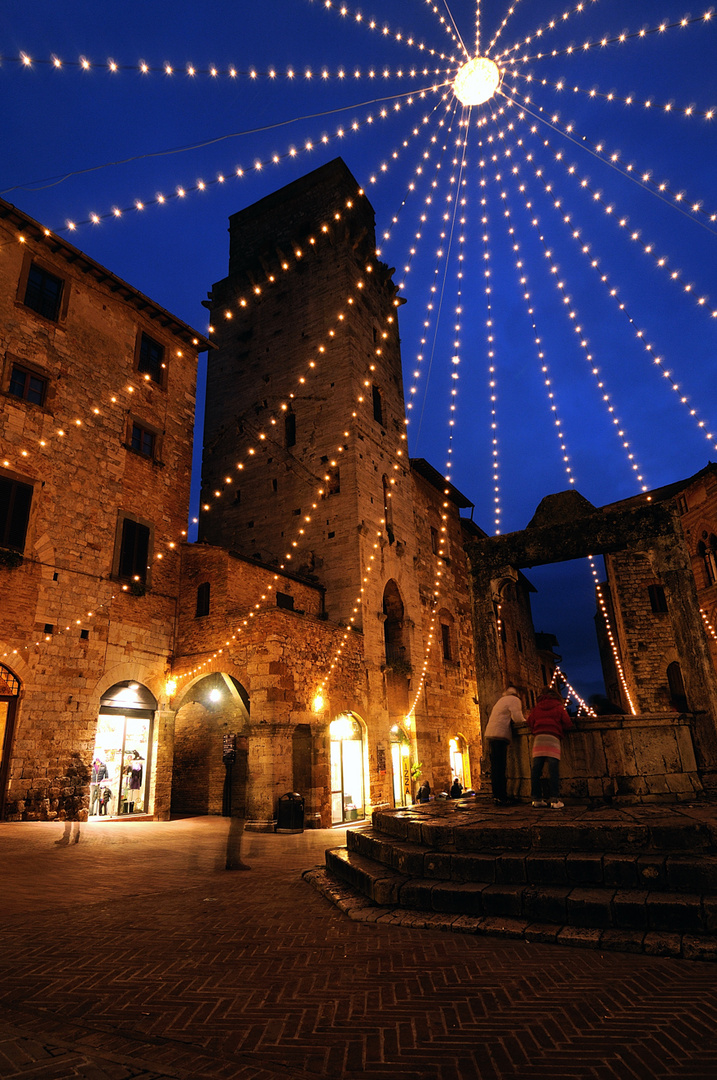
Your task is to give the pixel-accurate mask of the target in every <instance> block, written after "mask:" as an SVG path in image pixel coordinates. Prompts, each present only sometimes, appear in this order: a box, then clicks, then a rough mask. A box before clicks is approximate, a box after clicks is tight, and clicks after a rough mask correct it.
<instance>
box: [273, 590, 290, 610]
mask: <svg viewBox="0 0 717 1080" xmlns="http://www.w3.org/2000/svg"><path fill="white" fill-rule="evenodd" d="M276 606H277V607H280V608H285V609H286V610H287V611H293V610H294V597H293V596H290V595H289V593H283V592H278V593H277V594H276Z"/></svg>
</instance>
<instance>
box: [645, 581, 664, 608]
mask: <svg viewBox="0 0 717 1080" xmlns="http://www.w3.org/2000/svg"><path fill="white" fill-rule="evenodd" d="M647 595H648V596H649V597H650V607H651V608H652V610H653V611H654V612H655V614H656V615H657V614H660V613H661V612H663V611H667V598H666V597H665V590H664V589H663V587H662V585H648V586H647Z"/></svg>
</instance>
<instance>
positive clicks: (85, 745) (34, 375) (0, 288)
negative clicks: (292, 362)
mask: <svg viewBox="0 0 717 1080" xmlns="http://www.w3.org/2000/svg"><path fill="white" fill-rule="evenodd" d="M0 251H1V252H2V255H1V257H0V437H1V443H0V595H1V596H2V603H1V605H0V746H1V747H2V767H1V772H0V799H1V800H2V801H3V803H4V813H5V815H6V816H8V817H10V818H14V819H18V818H30V819H33V818H48V817H50V818H51V817H54V816H56V815H57V814H58V813H69V814H76V813H78V812H80V811H83V810H87V809H88V792H89V790H90V789H89V787H88V784H89V781H90V772H89V770H90V763H91V761H92V759H93V756H96V754H100V753H101V754H102V757H103V759H104V761H105V766H106V767H105V768H104V769H103V777H102V779H103V780H104V781H105V782H104V783H103V784H102V786H101V787H100V785H99V784H95V785H94V786H93V788H92V796H93V804H92V806H91V807H90V809H92V810H93V811H95V812H99V810H100V809H101V808H102V809H103V811H104V812H106V813H107V814H108V815H109V814H119V813H122V812H123V811H125V812H130V809H131V810H132V811H133V812H135V813H139V812H147V811H148V810H149V809H153V811H154V812H155V813H158V814H160V815H161V814H162V813H168V811H169V799H170V787H171V768H170V762H171V758H170V757H169V756H168V754H169V752H170V747H169V743H168V740H167V733H168V731H169V730H170V727H171V725H170V717H171V713H170V712H169V710H168V708H167V706H168V699H167V697H166V693H165V683H166V678H167V672H168V664H169V658H170V656H171V654H172V650H173V644H174V633H175V629H174V628H175V621H176V610H177V601H178V596H179V579H180V559H181V555H180V548H181V545H182V543H183V542H184V541H185V540H186V529H187V507H188V500H189V484H190V473H191V454H192V424H193V412H194V394H195V380H196V369H197V352H198V350H200V349H206V348H207V346H208V342H207V340H206V339H205V338H203V337H202V336H201V335H200V334H197V333H196V332H195V331H194V330H192V329H191V327H189V326H187V325H186V324H185V323H183V322H182V321H181V320H179V319H177V318H175V317H174V316H172V315H170V314H169V312H167V311H165V310H164V309H163V308H161V307H159V305H157V304H155V303H153V302H152V301H151V300H149V299H148V298H147V297H146V296H143V295H142V294H141V293H139V292H138V291H137V290H136V289H134V288H132V287H131V286H130V285H127V284H126V283H125V282H124V281H121V280H120V279H119V278H117V277H115V276H114V275H113V274H111V273H110V272H109V271H108V270H106V269H105V268H104V267H102V266H100V265H98V264H97V263H95V262H94V261H93V260H92V259H89V258H88V257H87V256H85V255H83V254H82V252H80V251H78V249H77V248H75V247H73V246H72V245H71V244H68V243H67V242H66V241H64V240H62V239H60V238H59V237H57V236H56V235H54V234H51V233H50V232H49V230H46V229H44V228H43V227H42V226H40V225H39V224H38V223H37V222H35V221H33V220H32V219H31V218H28V217H27V216H26V215H24V214H22V213H20V212H19V211H17V210H16V209H14V208H13V207H11V206H10V205H9V204H7V203H5V202H0ZM106 792H108V793H109V794H106V795H105V793H106ZM103 800H104V802H103Z"/></svg>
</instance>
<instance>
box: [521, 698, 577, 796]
mask: <svg viewBox="0 0 717 1080" xmlns="http://www.w3.org/2000/svg"><path fill="white" fill-rule="evenodd" d="M572 726H573V722H572V720H571V719H570V717H569V716H568V714H567V712H566V711H565V706H564V705H563V699H562V697H561V696H560V694H559V693H558V691H557V690H551V689H549V688H547V687H546V689H545V690H543V691H542V692H541V694H540V695H539V697H538V700H537V702H536V703H535V708H533V709H531V710H530V712H529V713H528V727H529V728H530V730H531V732H532V733H533V765H532V768H531V770H530V794H531V798H532V800H533V806H548V805H549V806H550V807H551V808H552V809H553V810H562V808H563V806H564V805H565V803H562V802H561V801H560V744H561V742H562V738H563V735H564V734H565V732H566V731H570V729H571V728H572ZM546 763H547V766H548V784H549V787H550V802H549V803H546V802H545V800H544V799H543V796H542V791H541V783H540V778H541V776H542V775H543V767H544V766H545V764H546Z"/></svg>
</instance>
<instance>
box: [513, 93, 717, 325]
mask: <svg viewBox="0 0 717 1080" xmlns="http://www.w3.org/2000/svg"><path fill="white" fill-rule="evenodd" d="M511 90H512V92H514V93H515V94H516V98H515V99H510V100H511V101H512V104H513V105H514V106H515V107H516V108H519V109H522V110H524V111H525V113H527V114H528V115H530V116H531V117H533V118H534V119H535V120H538V121H539V122H540V123H541V124H543V125H544V126H546V127H548V128H549V129H551V130H552V131H554V132H556V133H557V134H563V132H561V129H560V128H559V127H558V126H557V125H558V124H560V122H561V120H560V114H559V113H552V114H551V115H550V118H549V119H547V118H546V116H545V115H544V114H545V109H544V108H543V106H539V107H538V109H537V112H535V111H532V110H531V109H529V108H528V105H529V104H531V98H530V96H526V97H523V104H522V106H521V105H520V103H519V102H518V100H517V90H516V88H515V87H513V88H511ZM501 94H503V96H505V97H508V95H507V94H505V91H503V90H501ZM713 112H714V113H715V114H717V110H714V111H713ZM710 118H711V117H710ZM563 131H564V133H565V134H566V135H567V137H568V139H569V141H570V142H571V143H573V144H574V145H575V146H576V147H580V149H581V150H586V151H587V152H588V153H590V154H593V155H594V156H595V157H596V158H598V160H600V161H602V162H604V163H605V164H606V165H608V166H609V167H610V168H612V169H613V170H614V171H615V172H618V173H620V174H621V175H623V176H626V177H628V179H629V180H631V181H632V182H633V183H636V184H638V185H639V186H641V187H642V188H644V190H645V191H648V192H649V193H650V194H652V195H655V196H657V197H659V198H660V199H662V200H663V201H666V196H669V197H671V198H672V199H673V200H674V203H676V204H677V207H678V208H679V209H680V210H681V211H682V213H684V214H686V215H687V216H688V217H690V218H695V217H696V219H697V220H698V223H699V224H701V225H702V226H703V227H705V228H709V225H708V224H707V223H708V222H709V223H710V225H714V224H715V222H717V211H714V210H708V209H706V208H705V205H704V200H702V199H694V198H693V197H692V198H689V197H688V196H687V194H686V192H685V191H683V190H678V189H676V188H674V187H673V186H672V185H671V183H670V181H669V180H661V181H657V180H656V179H655V177H654V170H653V169H642V170H641V169H638V167H637V166H636V165H635V164H634V162H627V163H625V162H623V160H622V156H621V154H620V151H618V150H607V149H606V147H605V144H604V143H603V142H597V143H592V142H591V143H588V140H587V137H586V136H581V135H580V132H579V131H577V130H576V127H575V124H574V123H573V122H572V121H570V122H568V123H566V124H565V125H564V128H563ZM544 145H545V146H548V147H549V146H550V145H551V144H550V141H549V140H547V141H546V142H545V143H544ZM564 156H565V151H563V150H560V151H557V152H556V154H555V157H556V158H557V160H562V159H563V158H564ZM573 168H575V166H573ZM588 184H589V181H588ZM610 212H612V210H611V211H610ZM701 218H704V219H705V220H704V221H702V220H700V219H701ZM714 231H715V230H713V229H710V232H714ZM703 302H705V303H706V300H705V301H703ZM712 314H713V315H714V312H713V313H712Z"/></svg>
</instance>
